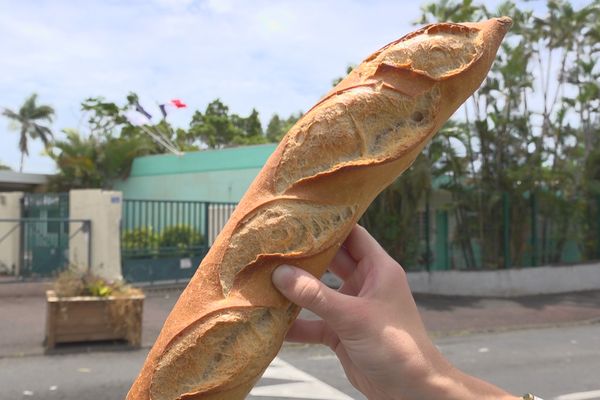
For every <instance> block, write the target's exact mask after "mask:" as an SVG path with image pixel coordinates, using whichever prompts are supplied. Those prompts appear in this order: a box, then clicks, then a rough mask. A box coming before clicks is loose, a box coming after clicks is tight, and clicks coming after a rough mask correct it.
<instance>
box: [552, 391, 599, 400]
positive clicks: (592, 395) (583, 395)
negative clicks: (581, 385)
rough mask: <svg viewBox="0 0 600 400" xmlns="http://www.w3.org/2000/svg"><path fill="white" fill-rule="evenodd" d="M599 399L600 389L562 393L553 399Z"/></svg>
mask: <svg viewBox="0 0 600 400" xmlns="http://www.w3.org/2000/svg"><path fill="white" fill-rule="evenodd" d="M594 399H600V390H591V391H589V392H576V393H568V394H563V395H562V396H558V397H555V398H554V400H594Z"/></svg>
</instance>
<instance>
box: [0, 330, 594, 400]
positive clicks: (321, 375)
mask: <svg viewBox="0 0 600 400" xmlns="http://www.w3.org/2000/svg"><path fill="white" fill-rule="evenodd" d="M436 344H437V345H438V346H439V348H440V349H441V351H442V352H443V353H444V354H446V356H447V357H448V358H449V359H450V360H451V361H452V362H454V363H455V364H456V365H457V366H458V367H459V368H461V369H463V370H465V371H466V372H469V373H472V374H474V375H477V376H479V377H481V378H484V379H487V380H490V381H492V382H494V383H496V384H497V385H499V386H502V387H504V388H506V389H507V390H509V391H511V392H513V393H515V394H521V393H524V392H529V391H531V392H534V393H536V394H538V395H540V396H541V397H543V398H544V399H546V400H550V399H556V398H559V400H586V399H590V400H591V399H600V324H594V325H583V326H570V327H560V328H549V329H538V330H522V331H512V332H503V333H490V334H482V335H471V336H458V337H449V338H443V339H437V340H436ZM146 353H147V349H144V350H138V351H110V352H99V351H94V352H90V353H77V354H63V355H53V356H26V357H9V358H2V359H0V400H21V399H26V400H29V399H48V400H58V399H69V400H70V399H77V400H87V399H90V400H92V399H93V400H115V399H122V398H123V397H124V395H125V393H126V391H127V389H128V388H129V385H130V384H131V381H132V380H133V378H134V377H135V375H136V373H137V372H138V371H139V368H140V366H141V364H142V362H143V360H144V358H145V355H146ZM573 393H576V394H573ZM559 396H561V397H559ZM363 398H364V397H362V396H361V395H360V394H359V393H358V392H357V391H356V390H354V388H352V387H351V386H350V385H349V383H348V382H347V381H346V379H345V377H344V375H343V371H342V369H341V367H340V366H339V365H338V362H337V360H336V358H335V357H334V356H333V355H332V353H331V352H330V351H329V350H328V349H326V348H324V347H321V346H298V345H286V346H285V347H284V349H282V351H281V353H280V355H279V356H278V358H277V359H276V360H275V362H274V363H273V364H272V366H271V367H269V369H268V370H267V372H266V374H265V376H264V377H263V379H262V380H261V382H260V383H259V384H258V385H257V387H256V388H255V389H254V390H253V392H252V395H251V396H250V397H249V400H250V399H252V400H267V399H269V400H272V399H282V400H283V399H324V400H349V399H363Z"/></svg>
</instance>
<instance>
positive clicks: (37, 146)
mask: <svg viewBox="0 0 600 400" xmlns="http://www.w3.org/2000/svg"><path fill="white" fill-rule="evenodd" d="M486 3H488V4H489V3H496V1H494V2H486ZM535 3H539V2H534V4H535ZM420 4H422V2H420V1H383V0H379V1H377V0H376V1H358V0H356V1H351V0H345V1H342V0H331V1H316V0H314V1H313V0H304V1H298V0H291V1H288V0H281V1H261V0H258V1H244V0H148V1H141V0H138V1H125V0H124V1H112V0H110V1H86V0H82V1H61V0H32V1H18V2H17V1H13V0H0V37H1V38H2V39H1V40H0V54H2V59H1V61H0V107H8V108H11V109H18V107H19V106H20V105H21V104H22V102H23V100H24V99H25V98H26V97H27V96H28V95H29V94H31V93H32V92H36V93H38V95H39V101H40V103H44V104H50V105H52V106H53V107H54V108H55V109H56V114H57V115H56V120H55V122H54V124H53V125H52V127H53V129H54V131H55V132H57V133H58V132H60V130H62V129H64V128H76V129H80V130H82V131H83V132H85V123H84V120H85V119H84V118H83V117H82V114H81V112H80V110H79V106H80V103H81V101H82V100H83V99H84V98H86V97H89V96H98V95H102V96H104V97H106V98H107V99H108V100H111V101H115V102H118V103H122V102H123V101H124V99H125V96H126V95H127V93H128V92H129V91H135V92H137V93H138V94H139V95H140V98H141V100H142V104H143V105H144V106H145V107H146V108H147V109H148V111H150V112H155V113H157V112H158V111H157V108H156V104H157V103H158V102H162V101H167V100H169V99H172V98H181V99H183V100H184V101H185V102H186V103H187V104H188V105H189V108H188V109H184V110H179V111H177V113H176V114H172V116H171V117H170V120H171V121H172V122H173V123H174V124H175V125H178V126H187V124H188V122H189V120H190V118H191V114H192V112H193V110H195V109H200V110H204V108H205V107H206V104H207V103H208V102H210V101H211V100H213V99H215V98H217V97H219V98H221V99H222V100H223V101H224V102H225V104H227V105H229V106H230V109H231V111H232V112H235V113H238V114H240V115H247V114H249V113H250V111H251V109H252V107H256V108H257V110H258V111H259V112H260V114H261V118H262V120H263V123H266V121H268V119H269V118H270V116H271V115H272V114H273V113H278V114H280V115H283V116H287V115H289V114H290V113H292V112H296V111H299V110H307V109H309V108H310V106H311V105H312V104H313V103H314V102H315V101H316V100H318V99H319V97H320V96H321V95H323V94H324V93H325V92H326V91H327V90H328V89H329V88H330V86H331V81H332V80H333V79H334V78H335V77H337V76H340V75H341V74H343V72H344V71H345V69H346V66H347V65H348V64H350V63H357V62H360V61H361V60H362V59H363V58H365V57H366V56H367V55H369V54H370V53H371V52H373V51H374V50H376V49H377V48H379V47H381V46H382V45H384V44H386V43H387V42H389V41H391V40H394V39H395V38H397V37H399V36H401V35H403V34H405V33H407V32H408V31H410V30H412V29H414V28H413V24H412V23H413V22H414V21H415V20H417V19H418V17H419V15H420V11H419V7H420ZM530 4H531V3H530ZM541 4H543V3H541ZM10 128H11V127H10V126H9V124H8V122H7V120H6V119H4V118H3V119H0V162H2V163H4V164H8V165H9V166H11V167H12V168H13V169H18V163H19V153H18V151H17V142H18V134H17V133H16V132H13V131H12V130H11V129H10ZM59 134H60V133H59ZM53 170H54V163H53V162H52V161H51V160H50V159H49V158H48V157H45V156H43V155H42V146H41V143H35V142H34V143H31V146H30V157H29V158H28V159H26V162H25V171H26V172H52V171H53Z"/></svg>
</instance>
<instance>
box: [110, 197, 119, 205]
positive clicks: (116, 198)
mask: <svg viewBox="0 0 600 400" xmlns="http://www.w3.org/2000/svg"><path fill="white" fill-rule="evenodd" d="M110 202H111V203H113V204H119V203H120V202H121V196H112V197H111V198H110Z"/></svg>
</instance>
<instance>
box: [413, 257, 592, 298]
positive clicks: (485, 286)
mask: <svg viewBox="0 0 600 400" xmlns="http://www.w3.org/2000/svg"><path fill="white" fill-rule="evenodd" d="M408 281H409V284H410V287H411V289H412V290H413V292H415V293H429V294H440V295H451V296H499V297H510V296H523V295H535V294H550V293H567V292H576V291H584V290H597V289H600V263H595V264H584V265H575V266H566V267H532V268H523V269H509V270H501V271H434V272H409V273H408Z"/></svg>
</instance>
